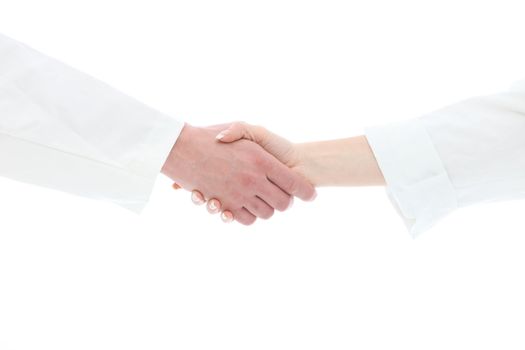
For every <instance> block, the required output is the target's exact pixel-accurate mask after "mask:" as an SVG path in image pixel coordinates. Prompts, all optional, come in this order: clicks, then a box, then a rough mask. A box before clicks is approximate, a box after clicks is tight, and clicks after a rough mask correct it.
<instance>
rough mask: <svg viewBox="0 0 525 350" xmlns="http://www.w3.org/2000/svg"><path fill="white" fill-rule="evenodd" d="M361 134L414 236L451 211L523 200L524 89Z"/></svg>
mask: <svg viewBox="0 0 525 350" xmlns="http://www.w3.org/2000/svg"><path fill="white" fill-rule="evenodd" d="M365 133H366V136H367V139H368V141H369V143H370V146H371V148H372V150H373V152H374V155H375V156H376V159H377V161H378V163H379V167H380V168H381V170H382V172H383V175H384V177H385V180H386V182H387V193H388V195H389V198H390V199H391V200H392V203H393V204H394V205H395V207H396V209H397V210H398V212H399V213H400V214H401V216H402V217H403V219H404V221H405V223H406V225H407V227H408V228H409V230H410V232H411V234H412V235H413V236H414V237H415V236H417V235H418V234H419V233H421V232H423V231H425V230H427V229H428V228H430V227H431V226H432V225H433V224H435V223H436V222H437V221H438V220H439V219H440V218H442V217H444V216H445V215H447V214H448V213H450V212H452V211H453V210H455V209H456V208H459V207H464V206H467V205H471V204H474V203H479V202H486V201H497V200H507V199H517V198H525V84H524V83H518V84H516V85H514V86H513V87H512V88H511V89H510V90H509V91H507V92H505V93H502V94H498V95H491V96H485V97H478V98H472V99H469V100H466V101H463V102H460V103H458V104H455V105H452V106H450V107H447V108H444V109H441V110H438V111H436V112H433V113H430V114H428V115H424V116H422V117H420V118H416V119H413V120H409V121H406V122H402V123H397V124H392V125H387V126H380V127H371V128H368V129H366V132H365Z"/></svg>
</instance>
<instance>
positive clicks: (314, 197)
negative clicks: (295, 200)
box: [310, 191, 317, 202]
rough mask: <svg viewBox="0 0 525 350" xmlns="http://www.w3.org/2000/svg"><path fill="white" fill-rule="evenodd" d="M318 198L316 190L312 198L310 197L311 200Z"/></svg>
mask: <svg viewBox="0 0 525 350" xmlns="http://www.w3.org/2000/svg"><path fill="white" fill-rule="evenodd" d="M316 198H317V191H314V194H313V196H312V198H310V202H312V201H314V200H315V199H316Z"/></svg>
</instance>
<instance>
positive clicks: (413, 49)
mask: <svg viewBox="0 0 525 350" xmlns="http://www.w3.org/2000/svg"><path fill="white" fill-rule="evenodd" d="M520 3H521V2H520V1H514V2H508V1H501V0H498V1H480V0H476V1H466V0H440V1H415V0H414V1H408V0H399V1H388V0H382V1H380V0H375V1H374V0H368V1H353V2H351V1H331V0H322V1H305V0H302V1H293V0H265V1H249V0H242V1H241V0H239V1H233V0H226V1H211V0H208V1H205V0H191V1H190V0H186V1H154V0H148V1H130V0H126V1H124V0H122V1H119V0H90V1H70V0H69V1H66V0H46V1H41V0H39V1H36V0H34V1H31V0H16V1H15V0H13V1H5V0H3V1H1V2H0V32H3V33H4V34H6V35H8V36H11V37H14V38H16V39H18V40H20V41H23V42H25V43H27V44H29V45H31V46H33V47H35V48H37V49H38V50H40V51H43V52H44V53H47V54H49V55H51V56H54V57H56V58H59V59H61V60H63V61H65V62H67V63H69V64H71V65H73V66H75V67H77V68H79V69H81V70H83V71H85V72H87V73H90V74H91V75H94V76H95V77H98V78H100V79H102V80H104V81H106V82H108V83H110V84H111V85H113V86H115V87H118V88H119V89H121V90H123V91H125V92H126V93H128V94H130V95H132V96H135V97H137V98H138V99H140V100H142V101H144V102H146V103H147V104H149V105H151V106H154V107H156V108H158V109H160V110H162V111H164V112H168V113H170V114H172V115H173V116H174V117H176V118H178V119H183V120H185V121H188V122H190V123H192V124H195V125H207V124H215V123H220V122H225V121H232V120H246V121H249V122H252V123H259V124H263V125H265V126H267V127H268V128H270V129H273V130H274V131H276V132H278V133H281V134H283V135H284V136H287V137H289V138H291V139H292V140H294V141H307V140H320V139H330V138H339V137H348V136H353V135H357V134H360V133H362V129H363V127H365V126H368V125H374V124H381V123H384V122H388V121H394V120H401V119H407V118H412V117H416V116H418V115H421V114H423V113H426V112H430V111H432V110H435V109H437V108H439V107H442V106H444V105H447V104H450V103H453V102H456V101H459V100H461V99H463V98H466V97H470V96H472V95H479V94H485V93H492V92H497V91H500V90H503V89H505V88H506V87H507V86H508V85H509V84H510V83H511V82H512V81H514V80H517V79H521V78H524V77H525V64H524V63H525V45H524V39H523V33H525V20H524V19H523V9H522V8H520ZM0 117H1V116H0ZM502 137H504V135H502ZM8 151H9V150H0V152H8ZM157 185H158V186H157V187H156V189H155V193H154V195H153V197H152V201H151V203H150V205H149V206H148V208H147V209H146V211H145V212H144V214H143V215H141V216H135V215H133V214H131V213H128V212H126V211H125V210H123V209H120V208H118V207H115V206H112V205H110V204H106V203H99V202H95V201H89V200H85V199H82V198H76V197H72V196H69V195H66V194H62V193H56V192H53V191H50V190H47V189H41V188H35V187H32V186H27V185H23V184H19V183H15V182H12V181H9V180H4V179H1V181H0V193H1V200H0V212H1V214H0V215H1V217H0V218H1V229H0V349H1V350H12V349H53V350H59V349H68V350H70V349H112V350H115V349H126V350H133V349H156V350H160V349H177V350H178V349H181V350H185V349H228V350H234V349H243V350H246V349H287V350H288V349H404V350H408V349H418V350H419V349H474V348H477V349H479V348H488V349H495V348H501V349H523V348H524V347H525V333H524V332H523V331H524V327H525V316H524V315H525V298H524V297H523V296H524V295H525V284H524V283H523V279H524V277H523V276H524V273H523V270H524V268H525V254H523V251H524V248H525V237H524V235H523V233H524V232H525V221H524V220H523V217H524V213H525V203H524V202H519V201H515V202H510V203H497V204H488V205H482V206H477V207H471V208H467V209H463V210H460V211H458V212H455V213H454V214H453V215H451V216H449V217H448V218H446V219H445V220H443V221H441V222H440V223H439V224H438V226H436V227H435V228H434V229H432V230H431V231H429V232H427V233H425V234H424V235H423V236H421V237H420V238H418V239H416V240H413V239H411V238H410V236H409V235H408V233H407V232H406V230H405V228H404V226H403V223H402V221H401V219H400V218H399V217H398V216H397V214H396V212H395V211H394V209H393V208H392V207H391V205H390V203H389V201H388V199H387V197H386V195H385V193H384V190H383V189H382V188H361V189H320V190H319V197H318V200H317V201H316V202H314V203H308V204H305V203H298V202H296V205H295V206H294V208H293V209H292V210H290V211H289V212H287V213H285V214H278V215H276V216H275V217H274V219H272V220H270V221H268V222H260V223H259V224H257V225H255V226H253V227H250V228H245V227H242V226H240V225H223V224H222V223H221V222H220V220H219V219H218V218H217V217H211V216H209V215H208V214H207V213H206V212H205V210H204V208H196V207H194V206H193V205H192V204H191V203H190V201H189V196H188V194H186V193H182V192H179V193H176V192H174V191H171V190H170V182H169V181H168V180H167V179H165V178H159V182H158V184H157Z"/></svg>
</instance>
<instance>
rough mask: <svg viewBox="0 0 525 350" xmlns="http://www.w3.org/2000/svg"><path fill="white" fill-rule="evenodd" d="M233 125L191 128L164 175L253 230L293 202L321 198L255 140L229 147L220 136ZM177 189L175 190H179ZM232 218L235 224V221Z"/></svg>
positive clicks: (214, 210) (177, 145) (174, 150)
mask: <svg viewBox="0 0 525 350" xmlns="http://www.w3.org/2000/svg"><path fill="white" fill-rule="evenodd" d="M228 126H229V125H219V126H212V127H206V128H198V127H194V126H191V125H186V126H185V127H184V129H183V130H182V132H181V135H180V136H179V138H178V140H177V142H176V143H175V145H174V146H173V148H172V150H171V152H170V154H169V156H168V158H167V160H166V162H165V164H164V166H163V168H162V173H163V174H164V175H166V176H168V177H169V178H170V179H172V180H173V181H174V182H175V183H176V184H177V186H176V187H180V188H183V189H186V190H189V191H193V190H196V189H198V190H199V191H198V193H195V192H194V193H193V194H192V200H193V201H194V203H196V204H199V203H201V204H203V203H204V202H205V201H206V198H211V199H214V198H220V199H221V200H220V202H219V201H218V200H209V201H208V205H207V206H208V209H209V211H210V212H211V213H218V212H219V211H221V210H223V211H224V210H225V211H226V212H227V213H226V214H223V215H222V217H223V219H224V220H225V221H228V220H229V221H231V219H233V217H235V219H236V220H237V221H238V222H240V223H242V224H244V225H251V224H253V223H254V222H255V220H256V218H257V217H258V218H262V219H268V218H270V217H271V216H272V215H273V214H274V210H275V209H277V210H279V211H284V210H286V209H287V208H289V207H290V205H291V203H292V201H293V196H297V197H299V198H301V199H303V200H312V199H313V198H315V195H316V192H315V188H314V186H313V185H312V184H310V182H309V181H308V180H307V179H306V178H305V177H304V176H302V175H301V174H300V173H298V172H295V171H293V170H292V169H290V168H288V167H287V166H286V165H284V164H283V163H282V162H280V161H279V160H278V159H277V158H276V157H275V156H273V155H271V154H270V153H268V152H267V151H265V150H264V148H263V147H261V146H260V145H258V144H257V143H254V142H251V141H249V140H238V142H232V143H224V142H220V141H219V140H217V138H216V135H217V134H218V133H219V132H220V131H221V130H223V129H225V128H228ZM174 188H175V187H174ZM229 215H231V218H230V217H229Z"/></svg>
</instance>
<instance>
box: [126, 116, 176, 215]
mask: <svg viewBox="0 0 525 350" xmlns="http://www.w3.org/2000/svg"><path fill="white" fill-rule="evenodd" d="M184 126H185V124H184V123H182V122H179V121H177V120H175V119H173V118H170V117H168V116H162V118H158V119H157V120H156V121H155V125H154V126H153V128H152V129H151V132H150V133H149V134H148V135H147V137H146V138H145V139H144V140H143V141H142V142H141V143H140V144H138V145H137V147H136V149H135V150H134V151H133V152H131V153H134V154H132V158H133V159H134V161H133V162H130V164H128V165H127V168H128V170H129V171H130V172H131V173H132V174H133V176H132V177H133V178H136V177H138V178H140V179H141V182H142V186H140V187H139V188H137V189H136V191H132V192H130V194H129V195H130V197H131V198H129V199H131V200H129V199H127V198H126V196H124V197H123V198H122V199H117V201H116V204H118V205H120V206H123V207H125V208H127V209H129V210H131V211H133V212H135V213H137V214H140V213H141V212H142V210H143V209H144V207H145V206H146V204H147V203H148V201H149V198H150V196H151V193H152V191H153V187H154V186H155V183H156V180H157V178H158V176H159V175H160V172H161V170H162V167H163V166H164V163H165V162H166V159H167V158H168V156H169V154H170V152H171V150H172V148H173V146H174V145H175V143H176V142H177V140H178V138H179V136H180V134H181V132H182V129H183V128H184ZM133 197H134V198H133Z"/></svg>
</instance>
